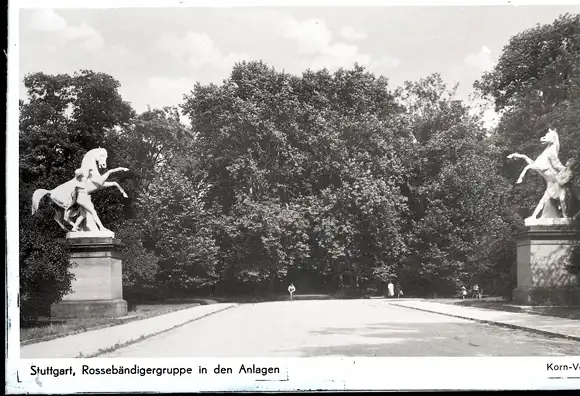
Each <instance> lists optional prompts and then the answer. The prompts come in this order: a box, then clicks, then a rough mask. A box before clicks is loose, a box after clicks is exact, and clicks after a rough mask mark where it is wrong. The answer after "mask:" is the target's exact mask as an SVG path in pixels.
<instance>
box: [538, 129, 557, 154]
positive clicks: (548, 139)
mask: <svg viewBox="0 0 580 396" xmlns="http://www.w3.org/2000/svg"><path fill="white" fill-rule="evenodd" d="M540 141H541V142H542V144H547V145H548V146H552V145H555V146H556V150H558V151H560V138H559V137H558V132H556V130H555V129H552V128H549V129H548V132H547V133H546V134H545V135H544V136H542V137H541V138H540Z"/></svg>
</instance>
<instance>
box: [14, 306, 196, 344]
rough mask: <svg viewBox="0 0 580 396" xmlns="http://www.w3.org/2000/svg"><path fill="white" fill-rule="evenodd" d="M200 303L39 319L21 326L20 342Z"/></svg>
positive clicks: (71, 332)
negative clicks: (113, 315) (58, 319)
mask: <svg viewBox="0 0 580 396" xmlns="http://www.w3.org/2000/svg"><path fill="white" fill-rule="evenodd" d="M197 305H200V304H199V303H193V302H188V303H170V304H162V303H159V304H142V305H137V306H136V307H135V308H133V309H132V310H131V311H129V313H128V315H127V316H125V317H123V318H87V319H75V320H68V321H63V322H57V323H55V322H52V323H50V322H49V321H48V320H45V321H39V322H38V323H37V324H35V325H32V326H27V327H21V328H20V342H21V344H22V345H27V344H34V343H36V342H42V341H48V340H51V339H54V338H59V337H64V336H67V335H71V334H77V333H82V332H85V331H88V330H96V329H99V328H103V327H109V326H115V325H120V324H124V323H128V322H132V321H134V320H140V319H146V318H151V317H153V316H157V315H163V314H166V313H169V312H173V311H178V310H180V309H185V308H191V307H195V306H197Z"/></svg>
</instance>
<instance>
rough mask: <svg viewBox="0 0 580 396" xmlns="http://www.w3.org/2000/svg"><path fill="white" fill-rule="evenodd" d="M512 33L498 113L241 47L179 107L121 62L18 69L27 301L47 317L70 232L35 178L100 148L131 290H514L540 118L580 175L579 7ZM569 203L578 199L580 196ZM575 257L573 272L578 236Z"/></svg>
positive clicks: (430, 84)
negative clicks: (136, 83)
mask: <svg viewBox="0 0 580 396" xmlns="http://www.w3.org/2000/svg"><path fill="white" fill-rule="evenodd" d="M579 18H580V17H579V16H578V15H575V16H571V15H565V16H562V17H560V18H559V19H558V20H556V21H555V22H554V23H553V24H550V25H545V26H537V27H535V28H533V29H531V30H528V31H525V32H522V33H520V34H518V35H517V36H515V37H514V38H512V40H511V41H510V43H509V44H508V45H507V46H506V47H505V48H504V50H503V53H502V55H501V57H500V59H499V61H498V63H497V65H496V66H495V68H494V69H493V70H491V71H490V72H488V73H485V74H484V75H483V76H482V78H481V80H480V81H478V82H477V83H476V88H477V89H478V92H479V93H480V95H481V96H482V97H484V98H487V99H489V100H492V101H493V102H494V103H495V106H496V109H497V110H498V111H499V112H500V113H501V114H502V117H501V121H500V123H499V125H498V126H497V127H495V128H494V129H493V130H487V129H484V128H483V127H482V119H481V116H479V115H475V113H474V112H473V111H472V109H471V108H470V107H469V106H468V105H467V104H466V103H464V102H462V101H460V100H457V99H456V97H455V88H454V87H448V86H446V85H445V84H444V83H443V81H442V80H441V78H440V76H439V75H437V74H435V75H432V76H428V77H426V78H424V79H421V80H418V81H414V82H406V83H405V84H403V85H402V86H400V87H390V86H389V83H388V79H387V78H386V77H383V76H376V75H374V74H372V73H370V72H369V71H367V70H365V69H364V68H363V67H360V66H355V67H354V68H352V69H350V70H344V69H341V70H338V71H336V72H334V73H331V72H329V71H327V70H320V71H311V70H307V71H305V72H304V73H302V74H301V75H290V74H288V73H284V72H280V71H276V70H275V69H273V68H271V67H269V66H268V65H266V64H264V63H263V62H248V63H246V62H242V63H239V64H237V65H235V66H234V68H233V70H232V72H231V74H230V75H229V76H228V77H227V78H226V79H225V80H224V81H223V83H221V84H219V85H216V84H208V85H202V84H196V85H195V86H194V87H192V89H191V91H190V92H189V93H188V94H187V95H186V97H185V98H184V103H183V104H182V105H181V111H182V112H183V114H185V116H187V117H188V118H189V121H190V123H191V125H190V126H186V125H184V124H183V123H182V122H181V121H180V114H179V109H176V108H164V109H148V110H147V111H145V112H144V113H142V114H136V113H135V111H134V110H133V109H132V108H131V106H130V104H128V103H127V102H125V101H123V99H122V98H121V96H120V95H119V93H118V88H119V83H118V82H117V81H116V80H115V79H114V78H113V77H111V76H108V75H106V74H103V73H94V72H91V71H81V72H79V73H77V74H75V75H73V76H69V75H46V74H43V73H36V74H31V75H27V76H26V77H25V79H24V83H25V86H26V89H27V92H28V100H27V101H26V102H21V104H20V110H21V116H20V228H21V229H20V247H21V252H20V275H21V296H22V301H23V310H24V311H26V312H28V314H29V315H30V316H35V315H40V314H45V313H46V312H47V309H48V306H49V305H50V303H52V302H53V301H57V300H58V299H59V298H60V297H62V295H63V294H64V293H66V292H67V290H68V288H69V286H70V276H69V274H68V268H69V265H70V264H69V263H68V260H67V259H66V257H67V252H66V246H64V245H61V244H59V243H57V242H56V238H59V237H60V238H62V237H63V231H62V230H61V229H60V228H58V226H57V225H56V223H55V222H54V220H53V215H52V213H51V209H50V206H49V205H47V203H48V200H45V201H44V202H43V205H41V211H40V213H39V214H37V215H36V216H34V217H31V215H30V197H31V195H32V192H33V191H34V190H35V189H37V188H46V189H52V188H54V187H56V186H57V185H59V184H61V183H63V182H65V181H67V180H69V179H70V178H71V177H72V175H73V174H74V170H75V169H76V167H78V166H79V164H80V162H81V159H82V156H83V155H84V154H85V153H86V151H87V150H90V149H92V148H95V147H98V146H102V147H105V148H106V149H107V150H108V152H109V165H110V166H112V167H116V166H124V167H127V168H129V169H130V171H129V172H127V173H125V174H123V175H120V176H116V177H117V180H118V181H119V182H120V183H121V184H122V185H123V188H124V189H125V190H126V191H127V193H128V195H129V198H128V199H123V198H122V197H121V196H120V194H119V193H118V192H117V191H116V190H114V189H110V190H108V191H107V190H104V191H99V192H98V193H96V194H95V196H94V201H95V204H96V207H97V210H99V213H100V214H102V218H103V221H104V222H105V224H106V225H107V226H108V227H110V228H112V229H113V230H114V231H115V232H116V233H117V236H118V237H119V238H120V239H122V240H123V243H124V244H125V248H124V252H123V271H124V286H125V296H126V297H127V298H128V299H138V298H162V297H164V296H175V295H181V296H182V295H191V294H196V293H207V292H208V291H210V292H212V293H218V294H225V293H236V292H239V293H242V292H245V293H247V292H253V293H259V292H270V293H271V292H277V291H281V290H282V288H285V285H286V284H287V283H288V282H290V281H293V282H294V283H296V284H298V285H299V286H298V287H299V288H300V290H301V291H308V290H310V291H325V292H338V291H341V290H342V291H343V292H354V293H363V292H368V291H369V290H371V289H372V290H376V291H378V292H381V288H382V287H384V285H385V283H387V282H389V281H394V282H397V283H400V284H401V285H402V287H403V289H404V290H406V294H415V295H429V294H431V293H437V294H439V295H443V294H453V293H455V291H456V290H457V288H458V287H459V286H460V285H466V286H470V285H472V284H474V283H479V284H480V285H481V286H482V287H483V289H484V290H486V291H488V292H490V293H498V294H499V293H501V294H508V293H509V292H510V291H511V289H512V288H513V286H514V285H513V281H514V274H513V268H514V264H515V253H516V251H515V234H516V232H517V230H518V228H519V227H520V226H521V225H522V218H523V217H525V216H528V215H529V212H530V211H531V210H532V209H533V206H534V205H535V204H536V203H537V201H538V199H539V197H540V194H541V193H543V189H544V188H545V185H544V182H543V181H542V180H541V179H540V178H539V177H536V176H531V175H530V176H528V178H527V179H526V181H525V183H522V184H520V185H515V184H514V181H515V179H516V177H517V175H518V173H519V171H521V169H522V168H523V166H524V164H522V163H517V162H514V161H508V160H507V159H506V156H507V154H509V153H511V152H514V151H519V152H522V153H526V154H528V155H530V156H536V155H537V154H539V152H540V150H541V148H540V145H539V144H538V143H539V138H540V137H541V136H542V135H543V134H544V133H545V131H546V129H547V127H555V128H557V129H558V131H559V132H560V136H561V142H562V146H561V158H562V159H563V160H564V161H566V160H567V159H575V160H576V163H575V165H574V166H575V167H576V175H577V176H576V185H580V184H579V183H578V182H580V178H579V176H578V175H580V151H579V150H580V144H579V142H580V130H579V129H578V128H577V125H579V123H580V119H578V117H579V114H580V84H579V83H580V20H579ZM576 210H577V209H576ZM575 254H576V256H574V257H575V260H576V261H575V263H576V264H575V268H572V270H575V271H578V268H580V267H578V263H577V258H578V257H580V255H579V254H580V251H579V252H576V253H575Z"/></svg>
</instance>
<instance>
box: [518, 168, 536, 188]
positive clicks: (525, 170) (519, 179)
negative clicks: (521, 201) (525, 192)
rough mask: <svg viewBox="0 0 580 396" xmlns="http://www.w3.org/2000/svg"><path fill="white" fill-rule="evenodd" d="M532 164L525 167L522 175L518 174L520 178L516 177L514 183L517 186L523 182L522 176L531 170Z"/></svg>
mask: <svg viewBox="0 0 580 396" xmlns="http://www.w3.org/2000/svg"><path fill="white" fill-rule="evenodd" d="M533 167H534V164H533V163H532V164H529V165H526V167H525V168H524V170H523V171H522V173H520V177H518V180H517V181H516V183H517V184H520V183H521V182H522V181H523V180H524V176H525V175H526V172H527V171H528V170H530V169H533Z"/></svg>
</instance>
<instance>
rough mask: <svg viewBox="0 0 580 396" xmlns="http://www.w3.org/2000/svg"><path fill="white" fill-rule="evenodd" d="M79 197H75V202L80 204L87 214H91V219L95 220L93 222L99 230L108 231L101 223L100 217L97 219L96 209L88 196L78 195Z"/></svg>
mask: <svg viewBox="0 0 580 396" xmlns="http://www.w3.org/2000/svg"><path fill="white" fill-rule="evenodd" d="M79 198H80V199H77V203H78V204H79V205H80V206H82V208H83V209H84V210H86V212H87V215H91V216H92V217H93V220H94V221H95V224H96V225H97V227H98V228H99V231H110V230H109V229H107V228H105V226H103V223H101V219H99V216H98V215H97V211H96V210H95V206H94V205H93V203H92V202H91V199H90V197H89V196H88V195H85V196H84V197H83V198H81V197H80V196H79ZM85 217H88V216H85Z"/></svg>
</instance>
